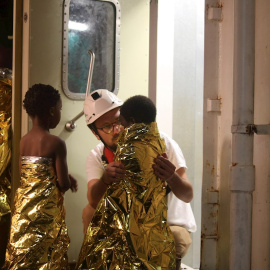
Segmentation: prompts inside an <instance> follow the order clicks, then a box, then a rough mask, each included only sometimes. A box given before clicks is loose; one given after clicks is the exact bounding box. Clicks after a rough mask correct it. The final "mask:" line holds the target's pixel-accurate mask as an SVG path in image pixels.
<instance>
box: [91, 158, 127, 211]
mask: <svg viewBox="0 0 270 270" xmlns="http://www.w3.org/2000/svg"><path fill="white" fill-rule="evenodd" d="M124 175H125V169H124V166H123V164H121V163H120V162H111V163H109V164H108V165H107V167H106V169H105V172H104V174H103V175H102V176H101V178H100V179H92V180H91V181H89V182H88V189H87V199H88V202H89V204H90V205H91V207H93V208H94V209H95V208H96V207H97V205H98V203H99V201H100V199H101V198H102V196H103V194H104V193H105V191H106V190H107V187H108V186H109V185H111V184H112V183H113V182H119V181H120V180H121V179H123V177H124Z"/></svg>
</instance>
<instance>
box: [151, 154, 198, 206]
mask: <svg viewBox="0 0 270 270" xmlns="http://www.w3.org/2000/svg"><path fill="white" fill-rule="evenodd" d="M154 162H155V164H154V165H153V169H154V173H155V175H156V176H158V177H159V178H160V179H162V180H163V181H166V182H167V184H168V185H169V187H170V188H171V190H172V192H173V193H174V195H175V196H176V197H177V198H178V199H180V200H182V201H184V202H186V203H188V202H190V201H191V200H192V198H193V187H192V184H191V183H190V182H189V180H188V177H187V175H186V171H185V168H184V167H181V168H179V169H177V170H175V169H176V167H175V166H174V165H173V164H172V163H171V162H170V161H169V160H168V158H167V155H166V154H165V153H164V154H162V155H161V156H158V157H157V158H155V159H154Z"/></svg>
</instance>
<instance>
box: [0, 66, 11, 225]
mask: <svg viewBox="0 0 270 270" xmlns="http://www.w3.org/2000/svg"><path fill="white" fill-rule="evenodd" d="M11 73H12V71H11V70H8V69H3V68H1V69H0V224H1V223H4V222H6V221H5V217H6V215H7V214H9V213H10V212H11V210H10V191H11V185H10V179H11V173H10V159H11V132H10V126H11V106H12V80H11Z"/></svg>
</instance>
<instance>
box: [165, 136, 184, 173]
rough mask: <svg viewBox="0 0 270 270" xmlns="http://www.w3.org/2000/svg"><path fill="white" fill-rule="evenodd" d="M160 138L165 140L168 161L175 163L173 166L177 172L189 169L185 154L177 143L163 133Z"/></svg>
mask: <svg viewBox="0 0 270 270" xmlns="http://www.w3.org/2000/svg"><path fill="white" fill-rule="evenodd" d="M160 136H161V138H163V139H164V142H165V145H166V154H167V156H168V160H170V161H171V162H172V163H173V165H174V166H175V167H176V170H178V169H179V168H181V167H184V168H187V165H186V160H185V158H184V155H183V152H182V150H181V148H180V147H179V145H178V144H177V142H176V141H175V140H173V139H172V138H170V137H169V136H168V135H167V134H165V133H163V132H160Z"/></svg>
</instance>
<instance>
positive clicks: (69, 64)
mask: <svg viewBox="0 0 270 270" xmlns="http://www.w3.org/2000/svg"><path fill="white" fill-rule="evenodd" d="M120 16H121V11H120V3H119V2H118V1H113V0H108V1H100V0H67V1H65V3H64V34H63V69H62V72H63V73H62V84H63V90H64V92H65V94H66V95H67V96H68V97H69V98H71V99H84V98H85V92H86V87H87V80H88V74H89V65H90V60H91V59H90V57H91V55H89V53H88V51H89V50H91V51H92V52H93V53H94V55H95V61H94V68H93V76H92V83H91V88H90V92H92V91H94V90H97V89H108V90H110V91H112V92H114V93H115V94H117V92H118V88H119V54H120Z"/></svg>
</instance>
